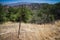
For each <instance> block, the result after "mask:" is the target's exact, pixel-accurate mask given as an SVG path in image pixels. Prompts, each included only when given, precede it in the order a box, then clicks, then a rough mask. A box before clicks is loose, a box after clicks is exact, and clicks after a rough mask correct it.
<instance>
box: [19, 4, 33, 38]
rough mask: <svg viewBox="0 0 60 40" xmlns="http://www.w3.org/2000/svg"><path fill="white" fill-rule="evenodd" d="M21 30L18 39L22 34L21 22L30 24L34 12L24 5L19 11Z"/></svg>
mask: <svg viewBox="0 0 60 40" xmlns="http://www.w3.org/2000/svg"><path fill="white" fill-rule="evenodd" d="M19 14H20V15H19V19H20V22H19V30H18V38H19V34H20V27H21V22H25V23H26V22H29V21H30V20H31V18H32V12H31V10H30V9H28V8H26V7H25V6H24V5H22V7H21V8H20V9H19Z"/></svg>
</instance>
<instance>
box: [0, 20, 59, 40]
mask: <svg viewBox="0 0 60 40" xmlns="http://www.w3.org/2000/svg"><path fill="white" fill-rule="evenodd" d="M18 25H19V24H18V23H10V22H9V23H5V24H2V25H0V40H18V38H17V30H18ZM20 32H21V33H20V39H21V40H60V21H56V22H55V24H53V25H52V24H42V25H38V24H28V23H26V24H25V23H22V24H21V31H20Z"/></svg>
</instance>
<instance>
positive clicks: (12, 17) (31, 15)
mask: <svg viewBox="0 0 60 40" xmlns="http://www.w3.org/2000/svg"><path fill="white" fill-rule="evenodd" d="M59 19H60V3H56V4H47V3H41V4H39V3H32V4H29V5H25V4H24V5H19V6H8V5H2V4H0V23H3V22H7V21H12V22H19V21H22V22H29V23H39V24H41V23H50V22H54V21H55V20H59Z"/></svg>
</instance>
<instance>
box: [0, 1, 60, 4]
mask: <svg viewBox="0 0 60 40" xmlns="http://www.w3.org/2000/svg"><path fill="white" fill-rule="evenodd" d="M17 2H28V3H50V4H54V3H57V2H60V0H0V3H2V4H11V3H17Z"/></svg>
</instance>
